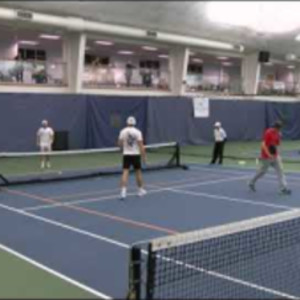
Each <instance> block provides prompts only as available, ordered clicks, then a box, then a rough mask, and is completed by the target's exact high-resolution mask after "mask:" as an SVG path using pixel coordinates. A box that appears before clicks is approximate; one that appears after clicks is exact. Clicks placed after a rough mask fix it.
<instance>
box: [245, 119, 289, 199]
mask: <svg viewBox="0 0 300 300" xmlns="http://www.w3.org/2000/svg"><path fill="white" fill-rule="evenodd" d="M281 128H282V122H281V121H277V122H276V123H275V124H274V126H273V127H271V128H268V129H267V130H266V131H265V133H264V136H263V141H262V144H261V155H260V161H261V165H260V167H259V169H258V170H257V172H256V174H255V176H254V177H253V178H252V179H251V180H250V182H249V188H250V189H251V190H252V191H254V192H255V183H256V181H257V180H258V179H259V178H261V177H262V176H263V175H265V173H266V172H267V171H268V168H269V167H270V166H271V167H273V168H274V169H275V171H276V173H277V176H278V180H279V186H280V192H281V193H282V194H285V195H289V194H291V190H289V189H288V188H287V183H286V179H285V176H284V173H283V168H282V162H281V158H280V155H279V151H278V146H279V145H280V139H281V135H280V130H281Z"/></svg>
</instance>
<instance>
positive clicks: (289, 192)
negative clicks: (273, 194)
mask: <svg viewBox="0 0 300 300" xmlns="http://www.w3.org/2000/svg"><path fill="white" fill-rule="evenodd" d="M280 193H281V194H282V195H290V194H291V193H292V191H291V190H289V189H288V188H284V189H282V190H281V191H280Z"/></svg>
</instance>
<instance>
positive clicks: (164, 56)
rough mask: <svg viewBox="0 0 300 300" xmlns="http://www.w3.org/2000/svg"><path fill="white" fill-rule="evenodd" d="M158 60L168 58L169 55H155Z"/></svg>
mask: <svg viewBox="0 0 300 300" xmlns="http://www.w3.org/2000/svg"><path fill="white" fill-rule="evenodd" d="M157 56H158V57H159V58H169V55H167V54H159V55H157Z"/></svg>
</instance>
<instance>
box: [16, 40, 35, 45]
mask: <svg viewBox="0 0 300 300" xmlns="http://www.w3.org/2000/svg"><path fill="white" fill-rule="evenodd" d="M18 44H20V45H30V46H36V45H38V44H39V42H37V41H26V40H23V41H19V42H18Z"/></svg>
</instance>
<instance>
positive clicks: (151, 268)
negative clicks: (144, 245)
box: [146, 243, 156, 300]
mask: <svg viewBox="0 0 300 300" xmlns="http://www.w3.org/2000/svg"><path fill="white" fill-rule="evenodd" d="M155 262H156V254H155V252H153V251H152V244H151V243H150V244H149V245H148V261H147V283H146V299H150V300H151V299H153V295H154V280H155Z"/></svg>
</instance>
